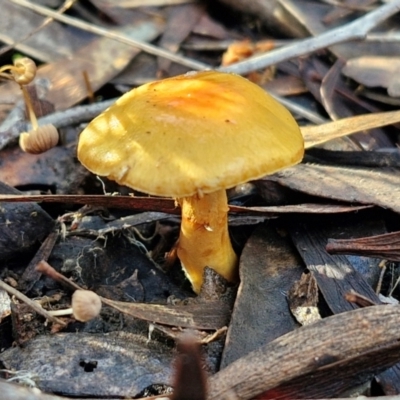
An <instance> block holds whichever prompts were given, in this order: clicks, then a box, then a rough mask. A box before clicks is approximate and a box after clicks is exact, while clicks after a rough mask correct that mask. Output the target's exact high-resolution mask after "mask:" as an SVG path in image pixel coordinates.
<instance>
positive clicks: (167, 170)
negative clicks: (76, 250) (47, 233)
mask: <svg viewBox="0 0 400 400" xmlns="http://www.w3.org/2000/svg"><path fill="white" fill-rule="evenodd" d="M303 154H304V143H303V137H302V135H301V132H300V129H299V127H298V125H297V123H296V121H295V120H294V118H293V117H292V115H291V114H290V112H289V111H288V110H287V109H286V108H285V107H284V106H282V105H281V104H280V103H278V102H277V101H276V100H275V99H274V98H273V97H271V96H270V95H269V94H267V93H266V92H265V91H264V90H263V89H262V88H260V87H259V86H257V85H256V84H254V83H251V82H250V81H248V80H247V79H245V78H243V77H241V76H239V75H235V74H229V73H221V72H217V71H205V72H190V73H187V74H185V75H181V76H176V77H173V78H168V79H165V80H161V81H156V82H152V83H149V84H146V85H143V86H140V87H138V88H136V89H133V90H132V91H130V92H128V93H126V94H125V95H123V96H122V97H121V98H120V99H119V100H117V102H116V103H115V104H114V105H113V106H111V107H110V108H109V109H107V110H106V111H105V112H104V113H102V114H101V115H99V116H98V117H97V118H95V119H94V120H93V121H92V122H91V123H90V124H89V125H88V127H87V128H86V129H85V130H84V131H83V132H82V134H81V136H80V139H79V144H78V158H79V160H80V161H81V162H82V164H83V165H84V166H85V167H86V168H88V169H89V170H90V171H92V172H93V173H95V174H98V175H101V176H106V177H108V178H110V179H112V180H115V181H117V182H118V183H120V184H123V185H126V186H129V187H131V188H133V189H136V190H139V191H142V192H145V193H149V194H152V195H158V196H168V197H175V198H177V199H178V201H179V203H180V205H181V207H182V226H181V233H180V238H179V242H178V257H179V258H180V259H181V262H182V265H183V267H184V270H185V272H186V274H187V276H188V278H189V280H190V281H191V282H192V285H193V288H194V290H195V291H196V292H199V290H200V287H201V283H202V273H203V269H204V267H205V266H209V267H211V268H214V269H215V270H216V271H217V272H218V273H220V274H221V275H223V276H224V277H225V278H226V279H228V280H229V281H234V280H235V279H236V278H237V270H236V267H237V257H236V255H235V253H234V251H233V249H232V247H231V244H230V241H229V233H228V231H227V211H228V206H227V201H226V194H225V189H227V188H231V187H233V186H236V185H238V184H241V183H244V182H247V181H249V180H252V179H257V178H261V177H262V176H264V175H267V174H271V173H273V172H276V171H278V170H280V169H282V168H285V167H288V166H291V165H294V164H296V163H298V162H300V161H301V159H302V158H303Z"/></svg>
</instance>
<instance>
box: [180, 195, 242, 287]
mask: <svg viewBox="0 0 400 400" xmlns="http://www.w3.org/2000/svg"><path fill="white" fill-rule="evenodd" d="M178 202H179V204H180V206H181V208H182V223H181V230H180V235H179V242H178V248H177V253H178V257H179V259H180V260H181V263H182V267H183V269H184V271H185V272H186V276H187V277H188V279H189V280H190V282H191V284H192V286H193V290H194V291H195V292H196V293H199V292H200V289H201V284H202V282H203V271H204V268H205V267H210V268H212V269H214V270H215V271H216V272H218V273H219V274H220V275H222V276H223V277H224V278H225V279H227V280H228V281H230V282H234V281H236V280H237V278H238V272H237V264H238V257H237V255H236V253H235V252H234V250H233V248H232V245H231V241H230V238H229V231H228V201H227V196H226V192H225V190H224V189H223V190H218V191H216V192H213V193H209V194H195V195H194V196H190V197H183V198H181V199H178Z"/></svg>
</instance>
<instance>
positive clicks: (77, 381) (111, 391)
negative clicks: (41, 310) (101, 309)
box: [0, 332, 172, 398]
mask: <svg viewBox="0 0 400 400" xmlns="http://www.w3.org/2000/svg"><path fill="white" fill-rule="evenodd" d="M0 360H1V361H2V362H3V363H4V366H5V368H7V369H13V370H17V371H18V370H22V369H24V370H28V371H30V372H31V373H32V374H33V376H34V377H35V382H36V384H37V387H38V388H39V389H41V390H43V391H46V392H53V393H58V394H62V395H67V396H71V397H103V398H107V397H112V396H115V397H135V396H137V395H138V394H139V393H141V392H142V391H143V390H144V389H145V388H147V387H148V386H150V385H152V384H154V383H158V384H162V383H164V384H170V383H171V380H172V379H171V378H172V367H171V364H172V354H171V350H170V349H169V348H167V347H166V346H164V345H161V344H160V343H158V342H155V341H150V342H149V343H147V342H146V339H145V338H143V337H141V336H139V335H134V334H130V333H126V332H119V333H117V332H112V333H103V334H101V335H94V334H85V333H76V332H75V333H63V334H57V335H54V336H45V335H42V336H39V337H37V338H35V339H34V340H31V341H30V342H28V343H27V344H26V346H25V347H24V348H20V347H15V348H11V349H8V350H6V351H5V352H3V353H2V354H1V355H0ZM89 369H91V372H89Z"/></svg>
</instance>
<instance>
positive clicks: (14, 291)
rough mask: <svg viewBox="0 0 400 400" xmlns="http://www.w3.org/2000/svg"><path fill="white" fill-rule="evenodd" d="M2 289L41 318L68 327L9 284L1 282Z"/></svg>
mask: <svg viewBox="0 0 400 400" xmlns="http://www.w3.org/2000/svg"><path fill="white" fill-rule="evenodd" d="M0 288H1V289H4V290H5V291H6V292H7V293H8V294H11V295H12V296H15V297H16V298H17V299H18V300H21V301H22V302H23V303H25V304H26V305H28V306H29V307H30V308H32V310H34V311H36V312H37V313H38V314H40V315H41V316H43V317H45V318H46V319H48V320H49V321H51V322H55V323H56V324H59V325H66V324H65V322H63V321H61V320H60V319H58V318H55V317H53V316H52V315H50V314H49V313H48V312H47V311H46V310H45V309H44V308H42V307H41V306H40V305H39V304H38V303H36V302H35V301H33V300H31V299H30V298H29V297H26V296H25V295H24V294H23V293H21V292H20V291H18V290H17V289H14V288H13V287H12V286H10V285H7V283H5V282H3V281H2V280H0Z"/></svg>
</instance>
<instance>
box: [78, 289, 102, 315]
mask: <svg viewBox="0 0 400 400" xmlns="http://www.w3.org/2000/svg"><path fill="white" fill-rule="evenodd" d="M72 310H73V316H74V318H75V319H76V320H78V321H81V322H87V321H90V320H91V319H93V318H96V317H97V316H98V315H99V314H100V311H101V299H100V297H99V296H98V295H97V294H96V293H94V292H92V291H91V290H76V291H75V292H74V294H73V295H72Z"/></svg>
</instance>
